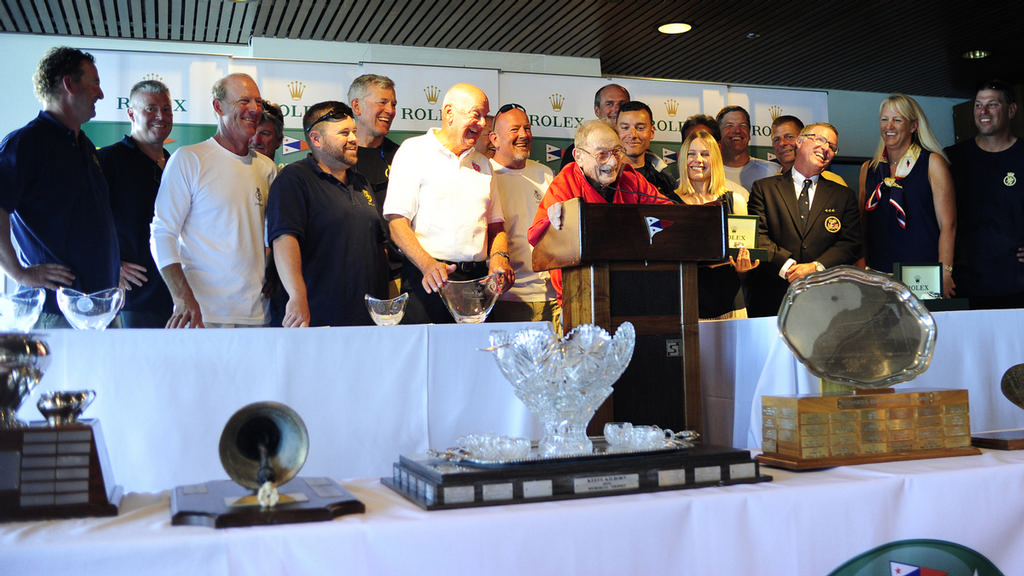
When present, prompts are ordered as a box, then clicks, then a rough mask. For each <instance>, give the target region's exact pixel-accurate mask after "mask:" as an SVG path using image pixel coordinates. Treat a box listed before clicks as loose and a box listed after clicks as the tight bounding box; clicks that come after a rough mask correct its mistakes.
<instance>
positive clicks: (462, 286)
mask: <svg viewBox="0 0 1024 576" xmlns="http://www.w3.org/2000/svg"><path fill="white" fill-rule="evenodd" d="M503 281H504V276H503V275H501V274H497V273H495V274H491V275H490V276H484V277H483V278H478V279H476V280H449V281H447V282H446V283H445V285H444V286H442V287H441V299H442V300H444V304H445V306H447V307H448V311H449V312H451V313H452V317H453V318H455V321H456V322H458V323H459V324H479V323H481V322H483V321H484V320H486V319H487V315H488V314H490V313H491V308H493V307H494V303H495V302H496V301H497V300H498V296H499V295H500V294H501V289H502V287H503Z"/></svg>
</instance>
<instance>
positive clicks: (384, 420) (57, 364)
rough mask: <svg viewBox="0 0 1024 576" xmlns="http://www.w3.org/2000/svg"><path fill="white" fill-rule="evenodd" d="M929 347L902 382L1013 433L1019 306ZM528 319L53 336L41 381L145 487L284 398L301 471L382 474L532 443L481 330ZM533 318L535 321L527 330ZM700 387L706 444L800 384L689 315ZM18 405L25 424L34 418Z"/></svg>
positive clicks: (220, 475) (530, 424) (742, 431)
mask: <svg viewBox="0 0 1024 576" xmlns="http://www.w3.org/2000/svg"><path fill="white" fill-rule="evenodd" d="M933 316H934V318H935V322H936V326H937V327H938V337H937V339H936V346H935V355H934V358H933V360H932V363H931V367H930V368H929V370H928V371H927V372H925V373H924V374H922V375H921V376H919V377H918V378H917V379H915V380H914V381H913V386H914V387H939V388H967V389H968V390H969V391H970V399H971V429H972V431H974V432H982V431H991V430H1004V429H1014V428H1024V410H1021V409H1019V408H1017V407H1016V406H1014V405H1013V404H1011V403H1010V402H1009V401H1008V400H1006V399H1005V398H1003V396H1002V394H1001V393H1000V392H999V380H1000V378H1001V377H1002V374H1003V372H1004V371H1005V370H1006V369H1007V368H1009V367H1010V366H1012V365H1014V364H1017V363H1020V362H1024V310H1000V311H990V310H980V311H960V312H938V313H935V314H934V315H933ZM527 326H531V324H513V323H510V324H483V325H468V324H463V325H439V326H433V325H421V326H391V327H376V326H370V327H352V328H310V329H303V330H294V329H285V328H261V329H249V330H105V331H103V332H81V331H73V330H54V331H50V332H49V333H47V340H48V342H49V344H50V346H51V348H52V350H53V352H54V362H53V364H52V366H51V367H50V369H49V370H48V372H47V374H46V376H44V378H43V381H42V382H41V383H40V386H39V390H50V389H82V388H91V389H95V390H96V391H97V392H98V398H97V400H96V402H95V404H94V405H93V406H92V407H91V408H89V409H88V411H87V412H86V415H87V416H89V417H96V418H99V419H100V420H101V422H102V426H103V431H104V433H105V436H106V442H107V446H108V451H109V453H110V458H111V462H112V464H113V467H114V475H115V478H116V481H117V482H118V483H119V484H121V485H123V486H124V487H125V490H126V491H129V492H131V491H135V492H158V491H161V490H166V489H168V488H171V487H173V486H177V485H182V484H191V483H195V482H203V481H206V480H214V479H224V478H227V475H226V474H225V473H224V471H223V470H222V468H221V465H220V459H219V457H218V455H217V444H218V441H219V438H220V433H221V431H222V430H223V427H224V424H225V423H226V422H227V420H228V418H229V417H230V416H231V414H233V413H234V412H235V411H236V410H238V409H239V408H241V407H242V406H244V405H245V404H248V403H250V402H255V401H262V400H274V401H278V402H283V403H285V404H288V405H289V406H291V407H292V408H294V409H295V410H296V411H297V412H298V413H299V415H300V416H302V418H303V419H304V420H305V422H306V426H307V427H308V428H309V431H310V454H309V459H308V460H307V463H306V467H305V468H304V469H303V474H306V475H313V476H328V477H332V478H360V477H374V476H383V475H387V474H389V473H390V470H391V463H392V461H393V460H394V458H395V457H396V456H397V455H398V454H400V453H407V452H423V451H425V450H426V449H427V448H446V447H448V446H452V445H454V444H455V441H456V439H457V438H458V436H460V435H462V434H468V433H475V432H495V433H500V434H511V435H521V436H527V437H531V438H540V436H541V429H540V425H539V423H538V422H537V420H536V419H535V418H534V417H533V416H532V415H531V414H530V413H529V412H528V411H527V410H526V408H525V406H524V405H523V404H522V402H520V401H519V400H518V399H517V398H516V397H515V395H514V393H513V392H512V388H511V386H510V385H509V383H508V382H507V381H506V380H505V378H504V376H502V375H501V373H500V371H499V370H498V368H497V365H496V364H495V362H494V359H493V358H492V357H491V355H490V354H488V353H486V352H480V351H479V350H478V349H479V348H484V347H486V346H487V345H488V334H489V332H490V331H491V330H495V329H504V330H516V329H521V328H524V327H527ZM535 326H540V325H539V324H538V325H535ZM700 337H701V386H702V391H703V396H704V421H705V430H704V433H705V437H706V439H707V441H708V442H709V443H713V444H719V445H726V446H737V447H741V448H755V449H757V448H760V445H761V437H760V433H761V424H760V397H761V396H762V395H764V394H792V393H811V392H815V391H816V390H817V379H815V378H814V377H813V376H811V375H810V374H809V373H808V372H807V371H806V370H804V369H803V367H802V366H801V365H800V364H799V363H798V362H797V361H796V359H795V358H794V356H793V354H792V353H791V352H790V351H789V348H788V347H787V346H786V344H785V342H783V340H782V338H781V336H779V333H778V328H777V327H776V319H775V318H753V319H744V320H722V321H717V322H702V323H701V325H700ZM35 398H36V396H33V397H32V400H31V401H30V402H27V403H26V406H24V407H23V408H22V410H21V412H20V414H21V417H22V418H23V419H39V415H38V412H37V411H36V409H35V407H34V406H32V405H30V404H31V403H32V402H33V401H34V399H35Z"/></svg>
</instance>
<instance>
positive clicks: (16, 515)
mask: <svg viewBox="0 0 1024 576" xmlns="http://www.w3.org/2000/svg"><path fill="white" fill-rule="evenodd" d="M27 326H31V323H28V324H27ZM51 357H52V356H51V352H50V349H49V347H48V346H47V345H46V342H45V341H43V339H42V338H40V337H39V336H36V335H32V334H20V333H19V334H15V333H0V521H7V520H37V519H46V518H73V517H81V516H115V515H117V505H118V503H119V502H120V500H121V489H120V487H119V486H116V485H115V484H114V482H113V474H112V472H111V468H110V464H109V460H108V459H107V454H106V445H105V443H104V442H103V434H102V432H101V430H100V425H99V421H98V420H79V416H81V414H82V412H83V411H84V410H85V409H86V407H88V405H89V404H90V403H91V402H92V401H93V399H94V398H95V397H96V393H95V392H93V391H91V390H82V391H56V392H46V393H44V394H42V395H41V396H40V398H39V401H38V403H37V407H38V408H39V411H40V413H41V414H42V415H43V416H44V417H45V418H46V422H45V423H43V422H32V423H26V422H22V421H20V420H18V418H17V417H16V413H17V411H18V408H19V407H20V406H21V404H22V402H23V401H24V399H25V398H26V397H28V396H29V394H31V392H32V390H33V388H35V386H36V384H38V383H39V380H40V379H41V378H42V377H43V373H44V371H45V370H46V368H47V367H48V366H49V364H50V360H51Z"/></svg>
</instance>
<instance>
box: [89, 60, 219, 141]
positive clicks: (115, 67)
mask: <svg viewBox="0 0 1024 576" xmlns="http://www.w3.org/2000/svg"><path fill="white" fill-rule="evenodd" d="M90 53H91V54H92V55H93V56H94V57H95V58H96V69H97V70H98V71H99V73H100V86H102V88H103V100H100V101H99V102H97V103H96V117H95V118H93V119H92V120H91V121H89V122H88V123H86V124H85V126H84V127H83V129H84V130H85V132H86V134H87V135H88V136H89V138H90V139H91V140H92V141H93V143H94V144H96V145H97V146H100V147H102V146H107V145H109V144H113V143H114V142H117V141H118V140H120V139H121V138H122V137H123V136H124V135H126V134H128V133H129V132H130V131H131V124H130V123H129V120H128V112H127V111H126V109H127V108H128V94H129V93H130V92H131V89H132V86H134V85H135V83H136V82H139V81H141V80H159V81H160V82H163V83H164V84H166V85H167V88H168V89H169V90H170V92H171V106H172V109H173V111H174V129H173V130H172V131H171V134H170V136H168V143H167V149H168V150H172V151H173V150H175V149H177V148H178V146H181V145H182V144H192V143H195V142H200V141H202V140H205V139H206V138H209V137H210V136H212V135H213V133H214V130H215V127H216V124H217V116H216V115H215V114H214V112H213V107H212V106H211V105H210V101H211V98H210V88H212V87H213V83H214V82H215V81H216V80H217V79H218V78H221V77H223V76H224V75H225V74H227V73H228V69H229V65H230V62H231V58H229V57H227V56H216V55H209V56H196V55H193V54H163V53H153V52H127V51H119V50H93V51H91V52H90Z"/></svg>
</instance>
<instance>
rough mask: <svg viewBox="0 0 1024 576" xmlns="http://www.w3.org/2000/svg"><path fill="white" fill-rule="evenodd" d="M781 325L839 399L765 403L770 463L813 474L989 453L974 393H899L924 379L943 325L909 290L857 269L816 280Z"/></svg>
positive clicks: (793, 297)
mask: <svg viewBox="0 0 1024 576" xmlns="http://www.w3.org/2000/svg"><path fill="white" fill-rule="evenodd" d="M778 324H779V331H780V332H781V333H782V335H783V338H784V339H785V342H786V344H787V345H788V346H789V348H790V350H792V352H793V354H794V356H796V358H797V359H798V360H799V361H800V362H801V363H803V365H804V366H805V367H806V368H807V370H808V371H809V372H810V373H811V374H813V375H815V376H817V377H818V378H820V379H822V380H823V383H824V385H823V388H827V389H832V390H837V391H830V392H823V393H821V394H811V395H787V396H764V397H762V398H761V406H762V408H761V410H762V433H763V443H762V451H763V452H762V454H761V455H760V456H758V459H759V460H760V461H761V462H762V463H764V464H768V465H771V466H778V467H782V468H789V469H793V470H808V469H816V468H825V467H830V466H837V465H842V464H863V463H869V462H886V461H895V460H911V459H918V458H937V457H944V456H964V455H970V454H978V453H979V451H978V450H977V449H976V448H973V447H971V434H970V429H971V427H970V410H969V406H968V398H967V390H962V389H960V390H947V389H905V390H901V391H895V390H894V389H893V388H892V386H894V385H896V384H899V383H902V382H906V381H908V380H911V379H913V378H914V377H916V376H917V375H919V374H921V373H923V372H924V371H925V370H926V369H927V368H928V364H929V363H930V361H931V356H932V352H933V350H934V347H935V338H936V330H935V322H934V320H933V319H932V317H931V314H929V312H928V310H927V309H926V308H925V307H924V305H923V304H922V303H921V302H920V301H919V300H918V299H917V298H916V297H915V296H914V295H913V293H912V292H911V291H910V290H909V289H908V288H907V287H906V286H905V285H904V284H902V283H900V282H898V281H896V280H894V279H893V278H891V277H889V276H887V275H884V274H878V273H875V272H869V271H866V270H862V269H860V268H854V267H852V266H839V267H836V268H832V269H829V270H827V271H825V272H821V273H818V274H812V275H810V276H807V277H805V278H802V279H800V280H798V281H796V282H794V283H793V284H792V285H791V286H790V288H789V292H788V293H787V294H786V297H785V299H784V300H783V304H782V308H781V309H780V311H779V317H778ZM828 384H832V385H831V386H829V385H828ZM839 385H841V386H839Z"/></svg>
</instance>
